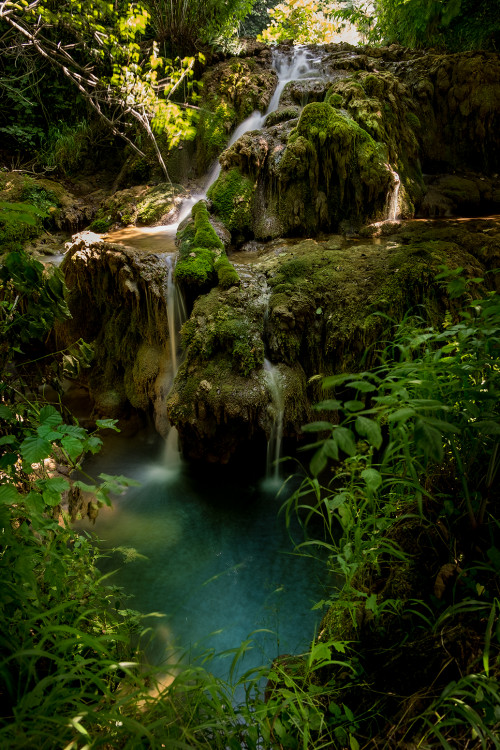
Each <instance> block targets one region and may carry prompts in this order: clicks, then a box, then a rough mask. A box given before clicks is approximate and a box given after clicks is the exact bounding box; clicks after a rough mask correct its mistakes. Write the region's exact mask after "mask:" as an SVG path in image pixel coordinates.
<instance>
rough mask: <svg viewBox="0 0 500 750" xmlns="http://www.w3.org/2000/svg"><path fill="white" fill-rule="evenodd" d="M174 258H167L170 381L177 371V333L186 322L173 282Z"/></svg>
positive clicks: (181, 303) (181, 299) (181, 298)
mask: <svg viewBox="0 0 500 750" xmlns="http://www.w3.org/2000/svg"><path fill="white" fill-rule="evenodd" d="M175 258H176V256H174V259H172V256H171V255H169V256H168V257H167V268H168V276H167V316H168V334H169V341H170V354H171V361H172V380H173V379H174V378H175V376H176V374H177V370H178V369H179V364H180V362H179V350H180V346H179V333H180V330H181V328H182V326H183V324H184V323H185V321H186V320H187V312H186V305H185V304H184V298H183V296H182V294H181V293H180V291H179V289H178V287H177V284H176V283H175V281H174V268H175Z"/></svg>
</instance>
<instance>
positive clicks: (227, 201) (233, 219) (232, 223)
mask: <svg viewBox="0 0 500 750" xmlns="http://www.w3.org/2000/svg"><path fill="white" fill-rule="evenodd" d="M254 187H255V186H254V183H253V181H252V180H251V179H250V178H248V177H244V176H243V175H242V174H241V172H240V171H239V169H237V168H236V167H234V168H233V169H230V170H229V171H228V172H224V173H222V174H221V175H220V176H219V178H218V180H217V181H216V182H215V183H214V184H213V185H212V186H211V188H210V190H209V191H208V194H207V195H208V197H209V198H210V200H211V201H212V203H213V207H214V212H215V213H216V214H217V216H219V217H220V219H221V220H222V221H223V222H224V224H225V226H226V227H227V228H228V229H229V230H230V232H231V234H234V235H237V236H239V237H244V236H246V235H249V234H250V227H251V225H252V207H253V206H252V197H253V192H254Z"/></svg>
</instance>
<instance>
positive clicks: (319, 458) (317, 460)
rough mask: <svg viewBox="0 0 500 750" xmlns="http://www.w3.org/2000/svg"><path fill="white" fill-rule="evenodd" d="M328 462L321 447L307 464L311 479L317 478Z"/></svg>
mask: <svg viewBox="0 0 500 750" xmlns="http://www.w3.org/2000/svg"><path fill="white" fill-rule="evenodd" d="M327 463H328V461H327V458H326V455H325V450H324V447H323V446H322V447H321V448H320V449H319V451H316V453H315V454H314V456H313V457H312V459H311V463H310V464H309V469H310V471H311V474H312V475H313V477H317V476H318V474H321V472H322V471H323V469H324V468H325V467H326V465H327Z"/></svg>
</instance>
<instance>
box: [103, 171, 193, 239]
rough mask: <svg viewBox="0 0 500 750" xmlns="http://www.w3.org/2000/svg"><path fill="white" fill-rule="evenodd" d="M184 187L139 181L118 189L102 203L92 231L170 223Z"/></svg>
mask: <svg viewBox="0 0 500 750" xmlns="http://www.w3.org/2000/svg"><path fill="white" fill-rule="evenodd" d="M182 193H183V189H182V188H181V186H180V185H172V184H170V183H160V184H158V185H153V186H152V187H151V186H149V185H135V186H134V187H131V188H127V189H125V190H118V191H117V192H115V193H113V195H111V196H109V197H108V198H106V199H105V200H104V201H103V203H102V204H101V206H100V208H99V210H98V212H97V214H96V216H95V218H94V220H93V222H92V224H91V225H90V229H91V231H94V232H97V233H102V232H106V231H107V230H108V229H110V228H111V227H112V226H116V225H119V226H129V225H131V224H132V225H137V226H150V225H155V224H168V222H169V220H170V219H172V218H173V216H174V214H175V210H176V208H177V206H178V204H179V203H180V201H181V195H182Z"/></svg>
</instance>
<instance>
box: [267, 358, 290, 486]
mask: <svg viewBox="0 0 500 750" xmlns="http://www.w3.org/2000/svg"><path fill="white" fill-rule="evenodd" d="M264 371H265V374H266V381H267V387H268V389H269V393H270V394H271V399H272V409H273V428H272V430H271V434H270V435H269V439H268V443H267V465H266V480H267V486H269V487H270V488H271V487H273V486H274V487H278V486H279V483H280V465H279V460H280V458H281V442H282V439H283V417H284V414H285V399H284V393H283V384H282V382H281V378H280V374H279V371H278V368H277V367H275V366H274V365H273V364H271V362H270V361H269V360H268V359H265V360H264Z"/></svg>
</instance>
